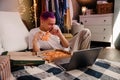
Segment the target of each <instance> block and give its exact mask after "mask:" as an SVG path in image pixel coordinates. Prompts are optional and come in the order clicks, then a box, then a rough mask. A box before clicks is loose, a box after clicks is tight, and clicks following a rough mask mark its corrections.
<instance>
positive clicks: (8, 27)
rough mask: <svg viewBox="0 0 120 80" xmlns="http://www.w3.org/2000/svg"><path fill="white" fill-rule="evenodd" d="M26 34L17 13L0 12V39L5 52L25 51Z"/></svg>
mask: <svg viewBox="0 0 120 80" xmlns="http://www.w3.org/2000/svg"><path fill="white" fill-rule="evenodd" d="M28 33H29V32H28V30H27V28H26V26H25V25H24V23H23V22H22V20H21V17H20V15H19V13H18V12H5V11H0V37H1V42H2V46H3V48H4V50H5V51H19V50H23V49H27V47H28V46H27V40H26V39H27V36H28Z"/></svg>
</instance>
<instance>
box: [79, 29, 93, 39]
mask: <svg viewBox="0 0 120 80" xmlns="http://www.w3.org/2000/svg"><path fill="white" fill-rule="evenodd" d="M80 36H83V38H86V37H88V36H89V37H91V31H90V30H89V29H88V28H84V29H82V30H81V31H80Z"/></svg>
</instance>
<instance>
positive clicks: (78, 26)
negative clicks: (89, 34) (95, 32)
mask: <svg viewBox="0 0 120 80" xmlns="http://www.w3.org/2000/svg"><path fill="white" fill-rule="evenodd" d="M83 28H84V25H82V24H80V23H78V22H77V21H76V20H73V21H72V28H71V33H72V34H73V35H76V34H77V33H78V32H80V30H82V29H83Z"/></svg>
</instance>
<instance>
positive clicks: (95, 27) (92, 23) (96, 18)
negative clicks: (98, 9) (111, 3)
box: [79, 13, 113, 42]
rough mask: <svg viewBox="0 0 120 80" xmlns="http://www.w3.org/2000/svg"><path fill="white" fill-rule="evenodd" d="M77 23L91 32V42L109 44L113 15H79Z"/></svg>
mask: <svg viewBox="0 0 120 80" xmlns="http://www.w3.org/2000/svg"><path fill="white" fill-rule="evenodd" d="M79 21H80V22H82V23H83V24H84V26H85V27H86V28H88V29H90V30H91V33H92V41H100V42H111V40H112V30H113V29H112V26H113V14H112V13H110V14H94V15H80V16H79Z"/></svg>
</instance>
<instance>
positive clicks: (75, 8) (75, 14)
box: [72, 0, 80, 20]
mask: <svg viewBox="0 0 120 80" xmlns="http://www.w3.org/2000/svg"><path fill="white" fill-rule="evenodd" d="M72 3H73V19H77V20H78V19H79V17H78V16H79V14H80V7H79V4H78V2H77V0H72Z"/></svg>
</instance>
